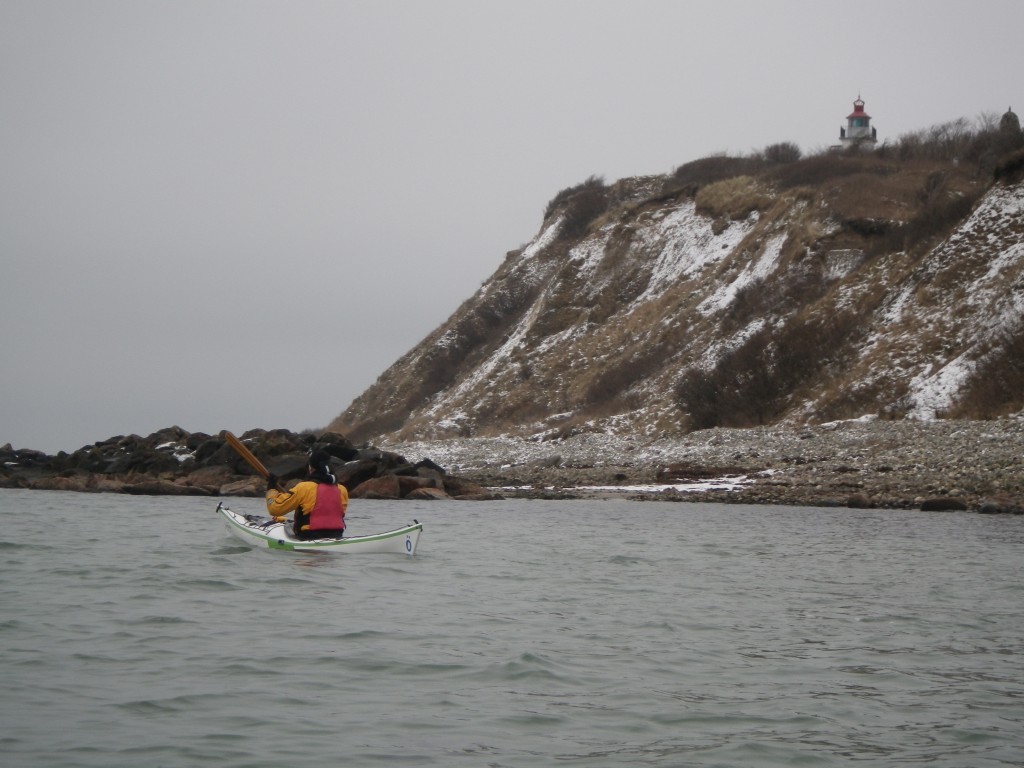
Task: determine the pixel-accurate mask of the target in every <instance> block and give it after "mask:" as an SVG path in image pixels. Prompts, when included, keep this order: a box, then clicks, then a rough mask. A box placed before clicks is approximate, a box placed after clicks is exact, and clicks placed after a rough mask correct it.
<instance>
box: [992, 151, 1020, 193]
mask: <svg viewBox="0 0 1024 768" xmlns="http://www.w3.org/2000/svg"><path fill="white" fill-rule="evenodd" d="M992 176H993V178H995V180H996V181H1002V182H1004V183H1006V184H1014V183H1016V182H1018V181H1020V180H1021V179H1024V149H1018V150H1017V151H1016V152H1010V153H1009V154H1006V155H1004V156H1003V157H1001V158H1000V159H999V161H998V162H997V163H996V166H995V169H994V170H993V172H992Z"/></svg>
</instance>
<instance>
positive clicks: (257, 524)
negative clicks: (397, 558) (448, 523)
mask: <svg viewBox="0 0 1024 768" xmlns="http://www.w3.org/2000/svg"><path fill="white" fill-rule="evenodd" d="M216 512H217V513H218V514H219V515H220V516H221V517H223V518H224V521H225V522H226V523H227V525H228V530H230V531H231V532H232V533H233V534H234V535H235V536H236V537H238V538H240V539H242V540H243V541H244V542H246V543H247V544H250V545H252V546H266V547H268V548H270V549H282V550H289V551H295V552H352V553H366V554H378V553H394V554H404V555H409V556H412V555H415V554H416V546H417V544H418V542H419V537H420V534H421V533H422V532H423V524H422V523H421V522H420V521H419V520H413V522H412V524H411V525H406V526H403V527H402V528H396V529H395V530H392V531H384V532H382V533H371V534H367V535H365V536H347V537H344V538H340V539H333V538H331V539H308V540H307V539H297V538H295V536H294V535H292V533H291V531H290V530H289V528H288V524H287V523H284V522H276V521H274V520H273V519H272V518H267V517H260V516H258V515H241V514H239V513H237V512H233V511H232V510H230V509H229V508H228V507H226V506H225V505H224V503H223V502H221V503H219V504H217V509H216Z"/></svg>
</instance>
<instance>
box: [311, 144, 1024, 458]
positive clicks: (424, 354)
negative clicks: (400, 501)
mask: <svg viewBox="0 0 1024 768" xmlns="http://www.w3.org/2000/svg"><path fill="white" fill-rule="evenodd" d="M1020 165H1021V162H1020V158H1019V153H1018V156H1017V159H1016V160H1012V161H1010V162H1006V161H1005V160H1004V162H1003V165H1002V166H1001V168H1002V171H1001V172H997V174H996V176H997V179H996V180H995V181H993V176H992V174H991V172H988V173H982V172H980V171H979V168H978V167H977V166H976V165H974V164H966V163H954V162H947V161H940V160H925V159H921V158H914V159H910V160H907V159H900V158H897V157H885V156H884V155H881V154H879V153H871V154H868V153H863V154H849V153H848V154H837V155H822V156H818V157H813V158H807V159H803V160H796V161H794V162H785V163H768V162H764V161H762V162H760V163H758V164H755V165H752V163H751V161H749V160H740V159H730V158H707V159H705V160H703V161H698V162H696V163H691V164H689V165H686V166H682V167H681V168H680V169H679V170H678V171H677V172H676V173H675V174H673V175H671V176H667V177H649V178H639V179H627V180H623V181H620V182H617V183H616V184H614V185H611V186H605V185H604V184H603V183H602V182H601V181H599V180H595V179H590V180H588V181H587V182H585V183H584V184H581V185H580V186H578V187H575V188H572V189H568V190H563V192H562V193H560V194H559V195H558V196H557V197H556V198H555V199H554V200H553V201H552V202H551V204H550V205H549V207H548V211H547V213H546V215H545V219H544V222H543V226H542V227H541V229H540V231H539V233H538V235H537V236H536V238H534V240H533V241H532V242H530V243H529V245H528V246H526V247H525V248H523V249H522V250H519V251H514V252H511V253H509V254H508V256H507V258H506V260H505V262H504V264H502V266H501V267H500V268H499V269H498V270H497V271H496V272H495V274H494V275H493V276H492V277H491V278H490V279H489V280H488V281H487V282H486V283H485V284H484V285H483V286H482V287H481V288H480V290H479V291H478V292H477V293H476V294H475V295H474V296H472V297H471V298H470V299H468V300H467V301H466V302H465V303H464V304H463V305H462V306H461V307H459V309H458V310H457V311H456V312H455V313H454V314H453V315H452V316H451V317H450V318H449V319H448V320H447V321H446V322H445V323H444V324H443V325H442V326H441V327H439V328H437V329H436V330H434V331H433V332H432V333H430V334H429V335H428V336H427V337H426V338H425V339H424V340H423V341H422V342H421V343H420V344H419V345H417V346H416V347H415V348H414V349H412V350H411V351H410V352H409V353H408V354H406V355H405V356H403V357H402V358H401V359H400V360H398V361H397V362H396V363H395V364H394V365H392V366H391V367H390V368H389V369H388V370H387V371H385V372H384V373H383V374H382V375H381V377H380V378H379V379H378V381H377V382H376V383H375V384H374V385H373V386H372V387H370V388H369V389H368V390H367V391H366V392H365V393H363V394H362V395H361V396H360V397H359V398H357V399H356V400H355V401H354V402H353V403H352V404H351V405H350V406H349V407H348V408H347V409H346V410H345V412H344V413H342V414H341V415H340V416H339V417H338V418H337V419H335V421H334V422H332V424H331V427H330V428H332V429H335V430H338V431H341V432H343V433H345V434H346V435H348V436H349V437H351V438H352V439H353V440H356V441H361V440H367V439H379V438H380V437H382V436H385V435H387V436H388V437H389V438H392V439H394V438H398V439H440V438H444V437H447V436H456V435H458V436H469V435H495V434H509V435H537V434H541V435H543V434H545V433H552V434H554V433H560V432H561V433H565V432H567V431H570V430H580V429H593V430H602V431H610V432H617V433H633V434H645V435H654V434H661V433H665V432H675V431H679V430H689V429H700V428H705V427H714V426H751V425H757V424H770V423H778V422H821V421H830V420H835V419H841V418H856V417H860V416H864V415H878V416H880V417H883V418H935V417H937V416H945V417H965V418H966V417H970V418H989V417H993V416H998V415H1001V414H1003V413H1007V412H1014V411H1016V410H1019V409H1020V408H1021V407H1022V405H1024V372H1022V370H1021V369H1022V367H1024V318H1022V315H1024V274H1022V270H1024V183H1022V182H1021V180H1020V172H1019V168H1020Z"/></svg>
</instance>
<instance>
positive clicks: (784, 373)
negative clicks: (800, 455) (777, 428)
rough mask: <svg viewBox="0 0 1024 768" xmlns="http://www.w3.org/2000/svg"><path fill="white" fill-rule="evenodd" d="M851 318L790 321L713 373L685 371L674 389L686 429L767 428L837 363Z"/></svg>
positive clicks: (753, 340) (853, 324) (725, 359)
mask: <svg viewBox="0 0 1024 768" xmlns="http://www.w3.org/2000/svg"><path fill="white" fill-rule="evenodd" d="M857 327H858V325H857V321H856V317H855V316H854V315H852V314H839V315H833V316H831V317H829V318H827V319H825V320H820V321H819V320H814V319H810V318H803V319H795V320H793V321H792V322H791V323H790V324H789V325H787V326H786V327H785V328H783V329H781V330H780V331H779V332H778V333H775V332H773V331H772V330H770V329H762V330H761V331H759V332H758V333H756V334H754V335H752V336H751V337H750V338H749V339H747V340H746V341H745V342H744V343H743V344H742V345H740V346H739V347H737V348H736V349H734V350H732V351H730V352H728V353H726V354H725V355H723V356H722V357H721V358H720V359H719V361H718V363H717V364H716V365H715V367H714V368H712V369H711V370H702V369H699V368H691V369H689V370H687V371H685V372H684V373H683V375H682V377H681V378H680V380H679V382H678V384H677V385H676V397H677V402H678V403H679V406H680V408H681V409H682V410H683V411H684V412H686V414H687V415H688V419H689V426H690V428H691V429H710V428H712V427H750V426H758V425H763V424H770V423H772V422H773V421H775V420H777V419H778V418H779V417H781V416H782V414H783V413H785V411H786V409H787V408H788V406H789V402H790V399H791V397H792V395H793V394H794V392H795V391H796V390H797V388H799V387H800V386H801V385H802V384H804V383H805V382H807V381H809V380H811V379H813V378H814V377H815V376H816V375H817V373H818V372H819V371H821V370H822V369H823V368H824V367H826V366H829V365H833V364H839V363H840V362H841V360H842V355H843V349H844V348H846V347H847V345H848V343H849V342H850V340H851V339H852V337H853V334H854V333H855V332H856V330H857Z"/></svg>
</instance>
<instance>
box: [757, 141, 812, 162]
mask: <svg viewBox="0 0 1024 768" xmlns="http://www.w3.org/2000/svg"><path fill="white" fill-rule="evenodd" d="M801 154H802V153H801V152H800V147H798V146H797V145H796V144H794V143H793V142H791V141H783V142H780V143H778V144H769V145H768V146H767V147H765V148H764V149H763V150H762V152H761V156H762V157H764V159H765V162H768V163H795V162H796V161H797V160H799V159H800V157H801Z"/></svg>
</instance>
